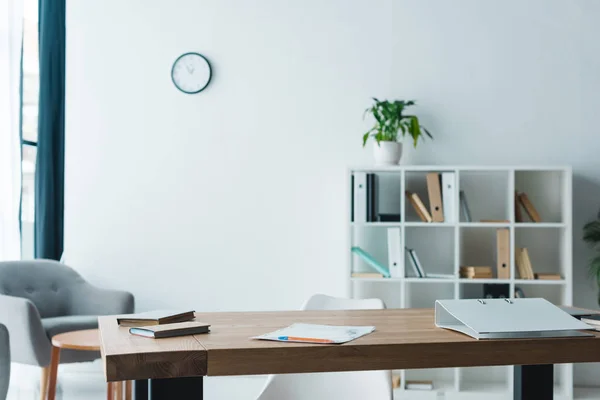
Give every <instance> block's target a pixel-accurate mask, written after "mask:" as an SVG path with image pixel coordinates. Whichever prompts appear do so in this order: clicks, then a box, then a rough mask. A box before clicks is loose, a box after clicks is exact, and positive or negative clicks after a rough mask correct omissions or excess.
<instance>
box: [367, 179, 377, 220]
mask: <svg viewBox="0 0 600 400" xmlns="http://www.w3.org/2000/svg"><path fill="white" fill-rule="evenodd" d="M377 179H378V177H377V175H376V174H367V222H376V221H377Z"/></svg>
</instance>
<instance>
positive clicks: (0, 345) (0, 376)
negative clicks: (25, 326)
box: [0, 324, 10, 400]
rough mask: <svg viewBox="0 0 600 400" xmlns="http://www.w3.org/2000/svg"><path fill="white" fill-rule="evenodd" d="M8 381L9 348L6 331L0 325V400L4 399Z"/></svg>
mask: <svg viewBox="0 0 600 400" xmlns="http://www.w3.org/2000/svg"><path fill="white" fill-rule="evenodd" d="M9 381H10V346H9V343H8V329H6V327H5V326H4V325H2V324H0V400H5V399H6V394H7V393H8V382H9Z"/></svg>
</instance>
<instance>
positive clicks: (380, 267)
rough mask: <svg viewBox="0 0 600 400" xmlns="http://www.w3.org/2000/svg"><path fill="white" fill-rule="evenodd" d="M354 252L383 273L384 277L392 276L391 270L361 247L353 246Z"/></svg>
mask: <svg viewBox="0 0 600 400" xmlns="http://www.w3.org/2000/svg"><path fill="white" fill-rule="evenodd" d="M352 252H353V253H354V254H356V255H358V256H359V257H360V258H362V259H363V260H364V261H365V262H366V263H367V264H369V266H370V267H371V268H373V269H374V270H375V271H377V272H379V273H380V274H381V275H383V277H384V278H389V277H390V271H389V270H388V269H387V268H386V267H384V266H383V265H381V264H380V263H379V262H378V261H377V260H375V259H374V258H373V256H371V255H370V254H369V253H367V252H366V251H364V250H363V249H361V248H360V247H352Z"/></svg>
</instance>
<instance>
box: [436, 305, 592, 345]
mask: <svg viewBox="0 0 600 400" xmlns="http://www.w3.org/2000/svg"><path fill="white" fill-rule="evenodd" d="M435 325H436V326H437V327H439V328H446V329H451V330H454V331H457V332H461V333H464V334H466V335H469V336H471V337H474V338H475V339H513V338H515V339H516V338H541V337H570V336H590V337H594V335H592V334H590V333H585V332H580V331H581V330H585V329H591V328H590V326H589V325H587V324H585V323H583V322H581V321H579V320H577V319H575V318H573V317H572V316H570V315H569V314H567V313H566V312H564V311H563V310H561V309H560V308H558V307H556V306H555V305H554V304H552V303H550V302H549V301H548V300H545V299H465V300H436V302H435Z"/></svg>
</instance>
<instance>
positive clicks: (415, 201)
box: [405, 190, 433, 222]
mask: <svg viewBox="0 0 600 400" xmlns="http://www.w3.org/2000/svg"><path fill="white" fill-rule="evenodd" d="M405 194H406V198H407V199H408V201H410V204H412V206H413V208H414V209H415V211H416V212H417V215H418V216H419V218H421V221H423V222H433V219H432V218H431V214H429V211H427V207H425V204H423V202H422V201H421V198H420V197H419V195H418V194H416V193H412V192H409V191H408V190H407V191H406V192H405Z"/></svg>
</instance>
